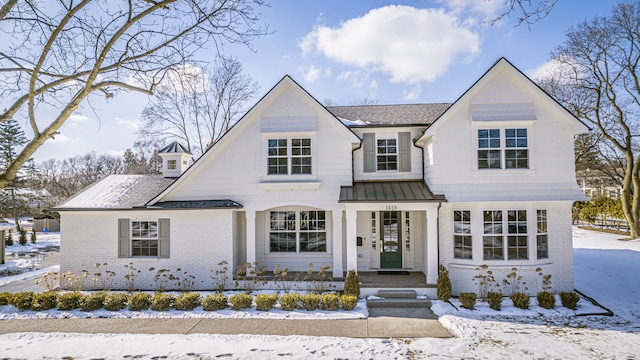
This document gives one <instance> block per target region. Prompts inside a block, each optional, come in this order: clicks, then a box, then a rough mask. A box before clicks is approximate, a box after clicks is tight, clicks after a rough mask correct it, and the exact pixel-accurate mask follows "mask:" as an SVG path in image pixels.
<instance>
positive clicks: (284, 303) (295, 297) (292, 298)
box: [280, 293, 300, 311]
mask: <svg viewBox="0 0 640 360" xmlns="http://www.w3.org/2000/svg"><path fill="white" fill-rule="evenodd" d="M280 308H281V309H282V310H285V311H293V310H296V309H300V294H299V293H288V294H283V295H282V296H281V297H280Z"/></svg>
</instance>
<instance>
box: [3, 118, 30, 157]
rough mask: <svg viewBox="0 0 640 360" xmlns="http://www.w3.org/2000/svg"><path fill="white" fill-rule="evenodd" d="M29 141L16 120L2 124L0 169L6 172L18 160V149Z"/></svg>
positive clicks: (12, 119)
mask: <svg viewBox="0 0 640 360" xmlns="http://www.w3.org/2000/svg"><path fill="white" fill-rule="evenodd" d="M27 141H29V140H28V139H27V137H26V136H25V135H24V131H22V128H21V127H20V124H18V121H16V119H14V118H11V119H9V120H7V121H5V122H2V123H0V169H2V170H5V169H6V168H7V167H8V166H9V164H11V161H13V159H15V158H16V156H17V154H18V148H19V147H21V146H23V145H24V144H26V143H27Z"/></svg>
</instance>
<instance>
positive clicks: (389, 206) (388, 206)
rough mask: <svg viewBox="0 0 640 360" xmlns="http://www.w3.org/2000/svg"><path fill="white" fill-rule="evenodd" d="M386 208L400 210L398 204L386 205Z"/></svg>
mask: <svg viewBox="0 0 640 360" xmlns="http://www.w3.org/2000/svg"><path fill="white" fill-rule="evenodd" d="M384 209H385V210H398V205H385V206H384Z"/></svg>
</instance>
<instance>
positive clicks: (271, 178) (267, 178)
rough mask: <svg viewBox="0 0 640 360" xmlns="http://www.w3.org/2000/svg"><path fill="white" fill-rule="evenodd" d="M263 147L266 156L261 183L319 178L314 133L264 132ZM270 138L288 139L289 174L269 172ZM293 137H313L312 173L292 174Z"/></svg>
mask: <svg viewBox="0 0 640 360" xmlns="http://www.w3.org/2000/svg"><path fill="white" fill-rule="evenodd" d="M262 135H263V141H262V148H263V154H264V157H263V158H262V160H261V161H262V174H264V175H263V176H260V177H259V178H258V181H259V182H261V183H270V182H273V183H278V182H280V183H286V182H314V181H317V180H318V175H317V174H318V146H317V143H316V136H315V132H314V133H284V134H283V133H264V134H262ZM270 139H286V140H287V174H269V161H268V158H269V140H270ZM292 139H311V174H291V164H292V161H291V159H292V156H291V140H292Z"/></svg>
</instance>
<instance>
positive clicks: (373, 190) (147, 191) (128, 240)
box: [56, 59, 588, 293]
mask: <svg viewBox="0 0 640 360" xmlns="http://www.w3.org/2000/svg"><path fill="white" fill-rule="evenodd" d="M587 130H588V128H587V126H585V125H584V124H583V123H581V122H580V121H578V120H577V119H576V118H575V117H573V116H572V115H571V114H570V113H569V112H567V111H566V110H565V109H564V108H563V107H562V106H560V105H559V104H558V103H557V102H556V101H554V100H553V99H552V98H550V97H549V96H548V95H547V94H546V93H545V92H544V91H542V90H541V89H540V88H539V87H538V86H536V85H535V84H534V83H533V82H532V81H531V80H529V79H528V78H527V77H526V76H525V75H524V74H522V73H521V72H520V71H519V70H518V69H516V68H515V67H514V66H513V65H511V63H509V62H508V61H507V60H505V59H500V60H499V61H497V62H496V63H495V64H494V65H493V66H492V67H491V68H490V69H489V70H488V71H487V72H486V73H485V74H484V75H483V76H482V77H481V78H480V79H479V80H478V81H477V82H476V83H475V84H474V85H473V86H472V87H471V88H470V89H469V90H467V91H466V92H465V93H464V94H463V95H462V96H461V97H460V98H459V99H458V100H456V101H455V102H454V103H453V104H417V105H373V106H343V107H342V106H338V107H324V106H322V105H321V104H320V103H319V102H318V101H316V100H315V99H314V98H313V97H312V96H311V95H310V94H308V93H307V92H306V91H305V90H304V89H303V88H302V87H300V86H299V85H298V84H297V83H296V82H294V81H293V80H292V79H291V78H290V77H288V76H285V77H284V78H283V79H282V80H281V81H280V82H278V84H276V85H275V86H274V87H273V88H272V89H271V90H270V91H269V92H268V93H267V94H266V95H265V96H264V97H263V98H262V99H261V100H260V101H258V103H257V104H256V105H255V106H253V108H251V110H249V112H248V113H247V114H246V115H245V116H244V117H243V118H242V119H241V120H240V121H239V122H238V123H237V124H236V125H235V126H233V127H232V128H231V129H230V130H229V131H228V132H227V133H226V134H225V135H224V136H223V137H222V138H221V139H220V140H219V141H218V142H216V143H215V144H214V145H213V146H212V147H211V148H210V149H209V150H208V151H207V152H206V153H205V154H204V155H203V156H202V157H201V158H199V159H198V160H197V161H196V162H195V163H194V164H193V165H191V166H189V167H187V165H188V164H187V163H186V162H185V161H183V159H186V158H188V157H189V156H190V155H189V154H187V153H186V151H184V149H183V148H181V147H180V146H177V144H173V145H170V146H169V147H167V148H165V149H162V150H161V151H160V155H161V156H162V157H163V163H164V169H163V170H164V175H165V176H164V177H163V176H154V175H113V176H109V177H107V178H105V179H103V180H101V181H99V182H97V183H95V184H94V185H92V186H91V187H89V188H88V189H86V190H84V191H83V192H82V193H80V194H78V195H76V196H75V197H73V198H71V199H69V200H68V201H67V202H65V203H63V204H62V205H60V206H58V207H57V208H56V210H58V211H60V214H61V226H62V228H61V237H62V240H61V269H60V270H61V272H67V271H72V272H75V273H80V272H81V271H82V270H83V269H89V268H91V267H92V266H93V264H94V263H101V264H102V263H108V264H109V266H110V267H111V269H112V270H114V271H116V273H124V271H125V269H124V268H123V267H124V266H125V265H127V264H129V263H134V265H135V267H136V268H137V269H140V270H142V271H141V273H140V274H138V276H137V277H136V284H139V285H138V286H139V287H142V288H145V287H149V288H151V285H150V284H152V283H153V281H152V277H153V273H152V272H149V271H147V269H148V268H155V269H159V268H167V269H176V268H181V269H182V271H187V272H188V273H189V274H190V275H192V276H194V277H195V288H196V289H211V288H212V287H213V285H212V281H211V279H210V275H211V273H212V271H215V269H216V268H217V264H218V263H220V262H222V261H228V262H229V263H230V265H231V268H232V269H235V267H236V266H237V265H240V264H244V263H245V262H257V263H258V264H259V265H266V266H268V267H270V268H271V269H272V268H273V267H274V266H275V265H276V264H280V265H281V266H283V267H285V266H286V267H289V269H290V270H291V271H300V270H306V269H307V264H308V263H313V264H314V265H315V267H316V270H317V268H318V267H319V266H322V265H329V266H330V271H331V272H332V274H333V276H334V277H336V278H341V277H343V276H344V274H345V272H346V271H347V270H351V269H354V270H357V271H358V272H368V271H377V270H409V271H417V272H423V273H424V274H425V275H426V282H427V283H428V284H435V283H436V279H437V276H438V265H444V266H446V267H447V268H448V269H449V272H450V276H451V280H452V284H453V291H454V293H458V292H461V291H476V289H477V287H476V285H475V284H474V282H473V277H474V276H475V275H477V274H478V271H477V267H478V266H479V265H481V264H487V265H488V266H489V269H490V270H492V271H493V273H494V276H495V277H496V279H498V280H500V279H502V278H504V277H505V276H506V274H508V273H509V272H510V271H511V268H514V267H515V268H517V269H518V271H519V273H520V274H521V275H523V276H524V278H525V281H527V282H528V283H529V284H531V285H532V284H534V283H535V282H536V279H537V278H538V274H537V273H536V272H535V269H536V268H541V269H542V271H543V272H544V273H545V274H552V275H553V277H552V279H553V281H552V282H553V287H554V290H558V291H565V290H567V291H568V290H573V253H572V235H571V206H572V203H573V202H574V201H575V200H583V199H585V197H584V195H583V194H582V192H581V191H580V188H579V187H578V186H577V185H576V178H575V171H574V163H573V141H574V136H575V135H576V134H579V133H584V132H586V131H587ZM176 177H177V178H176ZM119 275H121V276H118V277H117V278H116V284H115V286H116V287H124V286H125V285H124V279H123V277H122V275H123V274H119ZM530 291H535V289H533V288H532V287H530Z"/></svg>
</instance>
